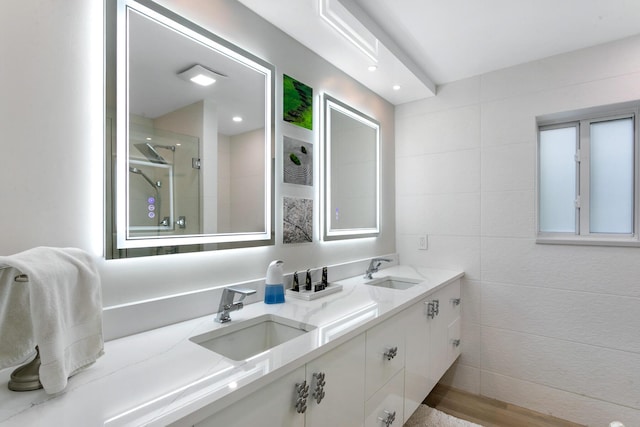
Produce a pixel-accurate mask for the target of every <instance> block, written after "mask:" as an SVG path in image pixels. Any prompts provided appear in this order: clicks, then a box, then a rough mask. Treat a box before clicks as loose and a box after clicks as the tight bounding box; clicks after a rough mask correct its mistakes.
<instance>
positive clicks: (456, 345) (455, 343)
mask: <svg viewBox="0 0 640 427" xmlns="http://www.w3.org/2000/svg"><path fill="white" fill-rule="evenodd" d="M451 344H453V346H454V347H460V340H459V339H455V340H451Z"/></svg>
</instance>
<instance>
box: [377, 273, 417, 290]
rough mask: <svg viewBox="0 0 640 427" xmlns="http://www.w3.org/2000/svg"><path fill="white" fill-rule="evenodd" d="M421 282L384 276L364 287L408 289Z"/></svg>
mask: <svg viewBox="0 0 640 427" xmlns="http://www.w3.org/2000/svg"><path fill="white" fill-rule="evenodd" d="M420 282H421V280H418V279H408V278H406V277H393V276H385V277H380V278H378V279H373V280H372V281H370V282H365V285H368V286H378V287H380V288H390V289H399V290H404V289H409V288H411V287H412V286H415V285H417V284H418V283H420Z"/></svg>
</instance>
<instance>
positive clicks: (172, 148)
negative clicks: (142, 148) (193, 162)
mask: <svg viewBox="0 0 640 427" xmlns="http://www.w3.org/2000/svg"><path fill="white" fill-rule="evenodd" d="M152 147H153V148H164V149H165V150H171V151H173V152H174V153H175V151H176V146H175V145H158V144H156V145H152Z"/></svg>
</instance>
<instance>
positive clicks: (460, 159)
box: [396, 37, 640, 426]
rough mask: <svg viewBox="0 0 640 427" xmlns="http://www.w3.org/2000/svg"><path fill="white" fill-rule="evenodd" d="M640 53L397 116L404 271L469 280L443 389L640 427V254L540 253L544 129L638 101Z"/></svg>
mask: <svg viewBox="0 0 640 427" xmlns="http://www.w3.org/2000/svg"><path fill="white" fill-rule="evenodd" d="M638 53H640V38H638V37H636V38H631V39H627V40H623V41H620V42H616V43H612V44H608V45H603V46H599V47H595V48H590V49H585V50H581V51H576V52H572V53H568V54H564V55H559V56H556V57H552V58H547V59H543V60H540V61H536V62H532V63H529V64H524V65H521V66H517V67H513V68H509V69H505V70H500V71H497V72H493V73H489V74H485V75H482V76H477V77H473V78H469V79H466V80H462V81H458V82H454V83H450V84H446V85H443V86H442V87H440V88H439V90H438V96H437V97H435V98H431V99H426V100H422V101H418V102H414V103H410V104H405V105H401V106H399V107H397V109H396V200H397V205H396V218H397V221H396V227H397V248H398V252H399V253H400V260H401V262H404V263H417V264H421V265H424V266H433V267H445V268H447V267H448V268H462V269H464V270H465V271H466V273H467V275H466V277H465V279H464V283H463V290H462V293H463V295H462V297H463V316H464V317H463V319H464V323H463V354H462V356H461V358H460V359H459V361H458V362H457V364H456V365H455V366H454V367H453V368H452V369H451V370H450V371H449V372H448V374H447V376H446V377H445V379H444V382H445V383H448V384H451V385H453V386H455V387H458V388H461V389H464V390H467V391H470V392H472V393H479V394H482V395H485V396H489V397H493V398H497V399H500V400H503V401H507V402H511V403H514V404H517V405H521V406H525V407H528V408H531V409H534V410H536V411H540V412H544V413H550V414H553V415H555V416H558V417H561V418H565V419H569V420H572V421H576V422H580V423H584V424H588V425H592V426H596V425H600V426H601V425H607V424H608V422H610V421H612V420H614V419H620V420H621V421H624V422H625V423H627V425H640V337H639V336H638V333H637V331H638V330H640V316H638V315H637V313H639V312H640V287H638V285H637V277H638V276H639V275H640V262H638V260H639V259H640V249H635V248H606V247H575V246H551V245H537V244H536V243H535V230H536V224H535V167H536V162H535V155H536V125H535V117H536V116H537V115H542V114H550V113H555V112H561V111H567V110H574V109H579V108H585V107H591V106H597V105H606V104H611V103H617V102H624V101H630V100H637V99H640V55H638ZM605 58H606V60H604V59H605ZM421 233H427V234H428V235H429V249H428V250H427V251H420V250H418V249H417V238H418V235H419V234H421Z"/></svg>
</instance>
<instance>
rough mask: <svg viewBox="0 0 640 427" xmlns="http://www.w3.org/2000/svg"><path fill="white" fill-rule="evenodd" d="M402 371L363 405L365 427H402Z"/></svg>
mask: <svg viewBox="0 0 640 427" xmlns="http://www.w3.org/2000/svg"><path fill="white" fill-rule="evenodd" d="M403 390H404V369H401V370H400V371H399V372H398V373H397V374H395V375H394V376H393V377H392V378H391V379H390V380H389V382H388V383H386V384H385V385H384V386H382V388H381V389H380V390H378V391H377V392H376V393H374V395H373V396H371V397H370V398H369V400H367V403H366V405H365V421H364V425H365V427H381V426H384V427H386V426H387V425H388V426H390V427H391V426H398V427H400V426H402V425H403V424H404V413H403V410H404V392H403Z"/></svg>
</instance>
